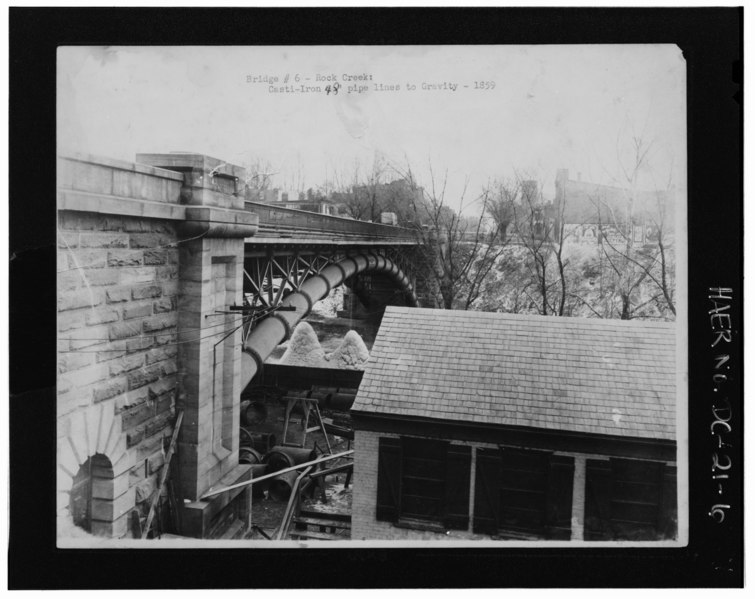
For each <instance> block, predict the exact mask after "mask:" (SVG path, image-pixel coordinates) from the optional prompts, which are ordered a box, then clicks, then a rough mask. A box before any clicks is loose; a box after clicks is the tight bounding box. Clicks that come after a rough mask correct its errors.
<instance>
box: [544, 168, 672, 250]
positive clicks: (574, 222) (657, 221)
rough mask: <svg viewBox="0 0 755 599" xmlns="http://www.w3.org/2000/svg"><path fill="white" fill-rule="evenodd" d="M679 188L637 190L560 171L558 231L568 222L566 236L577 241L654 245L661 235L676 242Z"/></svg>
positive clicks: (556, 210)
mask: <svg viewBox="0 0 755 599" xmlns="http://www.w3.org/2000/svg"><path fill="white" fill-rule="evenodd" d="M675 198H676V188H675V187H673V186H670V187H668V188H665V189H655V190H646V189H642V190H640V189H635V190H632V189H630V188H628V187H615V186H611V185H601V184H598V183H591V182H588V181H583V180H582V175H581V173H577V178H576V180H575V179H570V178H569V170H568V169H563V168H562V169H558V170H557V171H556V198H555V200H554V202H553V210H552V213H553V216H554V218H555V221H556V222H555V226H554V231H556V232H558V231H559V230H560V222H559V220H560V219H563V222H564V236H568V237H569V239H570V240H571V241H574V242H577V243H587V244H595V243H600V242H601V240H602V239H603V237H607V238H608V242H609V243H610V244H611V245H615V246H617V247H620V246H622V245H623V244H625V243H626V236H629V235H630V232H631V243H632V245H634V246H636V247H641V246H654V245H656V244H657V243H658V239H659V235H664V236H665V238H664V243H665V244H666V245H667V246H668V245H670V244H673V238H674V235H673V232H674V208H675Z"/></svg>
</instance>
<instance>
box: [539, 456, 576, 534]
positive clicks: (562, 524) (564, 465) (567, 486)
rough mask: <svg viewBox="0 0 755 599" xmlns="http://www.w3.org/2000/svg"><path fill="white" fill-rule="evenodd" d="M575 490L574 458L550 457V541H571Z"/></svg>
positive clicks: (548, 506) (548, 503) (547, 513)
mask: <svg viewBox="0 0 755 599" xmlns="http://www.w3.org/2000/svg"><path fill="white" fill-rule="evenodd" d="M573 490H574V458H573V457H571V456H562V455H553V456H551V457H550V471H549V473H548V494H547V501H546V527H547V528H546V530H547V536H548V538H549V539H559V540H566V541H568V540H569V539H571V509H572V494H573Z"/></svg>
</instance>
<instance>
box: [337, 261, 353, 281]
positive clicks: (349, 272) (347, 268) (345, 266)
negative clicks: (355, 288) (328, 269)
mask: <svg viewBox="0 0 755 599" xmlns="http://www.w3.org/2000/svg"><path fill="white" fill-rule="evenodd" d="M333 266H337V267H339V268H340V269H341V272H343V280H344V281H345V280H346V279H348V278H349V277H350V276H353V275H355V274H356V272H357V263H356V262H355V261H354V259H353V258H344V259H343V260H341V261H340V262H337V263H336V264H334V265H333Z"/></svg>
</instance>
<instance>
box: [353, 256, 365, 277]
mask: <svg viewBox="0 0 755 599" xmlns="http://www.w3.org/2000/svg"><path fill="white" fill-rule="evenodd" d="M351 259H352V260H353V261H354V264H356V270H355V271H354V274H357V273H360V272H362V271H363V270H365V269H366V268H367V264H368V261H367V257H366V256H364V255H362V254H359V255H357V256H352V258H351Z"/></svg>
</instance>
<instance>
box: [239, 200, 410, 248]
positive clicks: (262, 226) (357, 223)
mask: <svg viewBox="0 0 755 599" xmlns="http://www.w3.org/2000/svg"><path fill="white" fill-rule="evenodd" d="M245 206H246V209H247V210H249V211H250V212H254V213H255V214H257V215H259V230H258V231H257V233H256V234H255V236H254V237H249V238H247V239H246V242H247V243H255V242H260V243H264V244H296V243H312V242H320V243H327V244H333V245H353V244H355V243H357V244H360V245H386V244H390V245H417V243H418V241H417V235H416V233H415V231H413V230H412V229H407V228H404V227H395V226H392V225H383V224H380V223H370V222H365V221H361V220H353V219H350V218H343V217H340V216H329V215H327V214H317V213H315V212H305V211H303V210H295V209H293V208H280V207H277V206H271V205H270V204H261V203H258V202H245Z"/></svg>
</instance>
